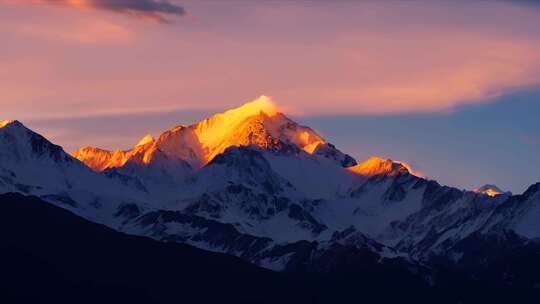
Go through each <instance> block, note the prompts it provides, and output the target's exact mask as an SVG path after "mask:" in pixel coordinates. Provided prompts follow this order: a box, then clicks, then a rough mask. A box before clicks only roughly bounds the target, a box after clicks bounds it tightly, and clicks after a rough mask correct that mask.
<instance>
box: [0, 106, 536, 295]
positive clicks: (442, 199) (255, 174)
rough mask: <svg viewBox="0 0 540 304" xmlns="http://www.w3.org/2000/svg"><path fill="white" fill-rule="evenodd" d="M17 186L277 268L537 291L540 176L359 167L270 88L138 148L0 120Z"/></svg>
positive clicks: (102, 220)
mask: <svg viewBox="0 0 540 304" xmlns="http://www.w3.org/2000/svg"><path fill="white" fill-rule="evenodd" d="M10 192H16V193H20V194H23V195H26V196H32V197H37V198H39V199H40V200H42V201H45V202H48V203H50V204H53V205H55V206H57V207H61V208H63V209H66V210H68V211H70V212H71V213H73V214H75V215H77V216H79V217H82V218H84V219H86V220H88V221H91V222H94V223H97V224H101V225H105V226H107V227H109V228H112V229H114V230H116V231H118V232H123V233H126V234H129V235H136V236H144V237H150V238H152V239H155V240H157V241H160V242H165V243H171V242H172V243H181V244H186V245H190V246H194V247H198V248H200V249H203V250H206V251H212V252H217V253H222V254H226V255H231V256H235V257H238V258H240V259H242V260H244V261H246V262H249V263H251V264H254V265H256V266H259V267H262V268H266V269H269V270H274V271H279V272H285V273H319V274H324V273H336V272H346V271H347V270H348V269H356V270H359V271H361V269H362V267H361V265H379V266H380V267H384V269H400V270H403V271H405V272H407V273H409V274H411V275H414V276H415V277H416V278H419V279H420V280H421V281H423V282H425V283H426V284H427V285H430V286H452V285H451V282H452V280H453V279H455V278H459V279H460V280H462V282H469V283H471V282H481V283H482V284H483V283H484V282H490V284H492V285H489V286H500V287H507V288H511V287H516V286H518V287H520V288H528V289H531V290H533V289H537V288H540V279H538V278H537V277H536V276H533V275H531V273H532V270H533V269H529V270H527V269H525V270H524V269H522V268H520V267H518V266H516V265H518V263H521V262H520V261H518V260H516V259H515V257H517V256H521V257H522V259H521V261H525V260H526V261H536V260H537V259H539V258H540V242H539V240H540V183H537V184H533V185H531V186H530V187H529V188H528V190H526V191H525V192H524V193H522V194H519V195H513V194H512V193H509V192H504V191H502V190H500V189H499V188H497V187H496V186H493V185H486V186H484V187H480V188H478V189H475V190H470V191H469V190H462V189H457V188H454V187H449V186H443V185H440V184H439V183H437V182H436V181H434V180H431V179H428V178H425V177H423V176H421V175H420V174H418V173H416V172H414V170H413V169H412V168H411V167H410V166H409V165H408V164H406V163H403V162H398V161H393V160H389V159H382V158H378V157H373V158H370V159H368V160H366V161H364V162H361V163H357V161H356V160H355V159H354V158H353V157H351V156H350V155H348V154H346V153H344V152H342V151H340V150H339V149H338V148H336V147H335V146H334V145H333V144H331V143H330V142H328V141H327V139H325V138H323V137H322V136H321V135H319V134H318V133H317V132H316V131H314V130H313V129H311V128H309V127H307V126H302V125H299V124H297V123H296V122H294V121H293V120H291V119H290V118H288V117H287V116H286V115H285V114H283V113H281V111H280V109H279V107H277V106H276V105H275V104H274V103H273V102H272V101H271V100H270V98H268V97H265V96H262V97H260V98H258V99H256V100H254V101H252V102H249V103H246V104H244V105H242V106H241V107H239V108H236V109H232V110H229V111H226V112H224V113H219V114H215V115H213V116H211V117H209V118H207V119H204V120H202V121H200V122H197V123H195V124H192V125H178V126H175V127H173V128H171V129H169V130H167V131H165V132H163V133H162V134H160V135H159V136H158V137H157V138H154V137H152V136H151V135H146V136H144V137H143V138H142V139H141V140H140V141H139V142H138V143H137V144H136V145H134V146H133V147H132V148H131V149H128V150H116V151H108V150H105V149H100V148H97V147H90V146H88V147H83V148H81V149H80V150H78V151H74V152H72V153H70V154H69V153H67V152H65V151H64V150H63V149H62V148H61V147H60V146H58V145H55V144H53V143H51V142H50V141H49V140H47V139H46V138H45V137H43V136H41V135H39V134H37V133H35V132H33V131H32V130H30V129H28V128H26V127H25V126H24V125H23V124H22V123H21V122H19V121H16V120H8V121H4V122H1V123H0V193H10ZM510 261H513V262H514V264H511V265H508V264H507V263H510ZM536 264H538V263H536ZM536 264H534V263H533V264H530V265H534V266H535V267H536ZM366 267H367V266H366ZM381 269H382V268H381ZM494 270H497V271H494ZM539 270H540V269H539ZM471 284H473V283H471ZM471 286H472V285H471Z"/></svg>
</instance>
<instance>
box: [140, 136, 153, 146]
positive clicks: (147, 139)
mask: <svg viewBox="0 0 540 304" xmlns="http://www.w3.org/2000/svg"><path fill="white" fill-rule="evenodd" d="M154 140H155V139H154V137H153V136H152V134H147V135H146V136H145V137H143V138H141V140H139V142H138V143H137V144H136V145H135V147H139V146H144V145H146V144H148V143H151V142H154Z"/></svg>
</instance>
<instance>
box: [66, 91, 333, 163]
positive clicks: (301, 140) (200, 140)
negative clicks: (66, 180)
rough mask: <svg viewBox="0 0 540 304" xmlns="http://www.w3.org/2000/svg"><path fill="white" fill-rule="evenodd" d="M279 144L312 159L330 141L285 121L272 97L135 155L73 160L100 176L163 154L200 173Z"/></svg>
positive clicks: (87, 155) (176, 131)
mask: <svg viewBox="0 0 540 304" xmlns="http://www.w3.org/2000/svg"><path fill="white" fill-rule="evenodd" d="M280 143H285V144H291V145H294V146H296V147H298V148H299V149H301V150H304V151H305V152H307V153H309V154H313V153H315V152H316V151H317V148H318V147H319V146H320V145H324V144H326V141H325V140H324V139H323V138H322V137H321V136H320V135H319V134H317V132H315V131H313V130H312V129H311V128H309V127H304V126H301V125H298V124H297V123H295V122H294V121H292V120H290V119H289V118H287V117H286V116H285V115H283V114H282V113H281V112H280V111H279V108H278V106H276V104H275V103H274V102H273V101H272V100H271V98H270V97H267V96H260V97H259V98H257V99H255V100H253V101H251V102H248V103H246V104H244V105H242V106H240V107H238V108H235V109H232V110H228V111H225V112H223V113H218V114H215V115H213V116H211V117H209V118H207V119H204V120H201V121H200V122H197V123H195V124H193V125H190V126H184V125H179V126H177V127H175V128H172V129H170V130H168V131H166V132H164V133H162V134H161V135H160V136H159V137H158V138H157V139H154V138H153V137H152V136H151V135H147V136H145V137H143V138H142V139H141V140H140V141H139V143H138V144H137V145H135V146H134V147H133V148H132V149H131V150H127V151H115V152H111V151H106V150H101V149H97V148H91V147H85V148H83V149H81V150H80V151H77V152H74V153H72V155H73V156H74V157H76V158H77V159H79V160H81V161H82V162H84V163H85V164H87V165H88V166H89V167H91V168H93V169H94V170H96V171H103V170H105V169H107V168H115V167H121V166H123V165H125V164H126V163H127V162H135V163H138V164H144V165H147V164H149V163H151V162H152V159H153V156H154V155H155V153H158V152H159V153H163V154H164V155H165V156H166V157H170V158H172V159H174V158H176V159H181V160H184V161H186V162H188V163H189V165H190V166H191V167H192V168H193V169H197V168H200V167H202V166H204V165H205V164H207V163H209V162H210V161H211V160H212V159H214V157H216V156H217V155H219V154H221V153H223V152H224V151H225V150H226V149H227V148H229V147H232V146H248V145H256V146H259V147H262V148H275V147H277V146H276V145H279V144H280ZM141 155H143V157H142V158H141V157H140V156H141Z"/></svg>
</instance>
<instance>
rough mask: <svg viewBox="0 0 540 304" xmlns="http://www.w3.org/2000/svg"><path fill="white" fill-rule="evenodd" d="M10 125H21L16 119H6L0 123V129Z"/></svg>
mask: <svg viewBox="0 0 540 304" xmlns="http://www.w3.org/2000/svg"><path fill="white" fill-rule="evenodd" d="M11 124H17V125H21V126H22V124H21V123H20V122H19V121H18V120H16V119H6V120H3V121H0V128H4V127H6V126H8V125H11Z"/></svg>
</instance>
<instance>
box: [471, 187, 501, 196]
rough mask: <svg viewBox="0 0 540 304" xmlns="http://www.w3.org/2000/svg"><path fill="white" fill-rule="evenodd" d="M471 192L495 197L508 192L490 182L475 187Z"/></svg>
mask: <svg viewBox="0 0 540 304" xmlns="http://www.w3.org/2000/svg"><path fill="white" fill-rule="evenodd" d="M473 192H476V193H482V194H485V195H487V196H491V197H495V196H498V195H502V194H509V192H506V191H503V190H501V188H499V187H497V186H495V185H491V184H486V185H484V186H482V187H479V188H476V189H474V190H473Z"/></svg>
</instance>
